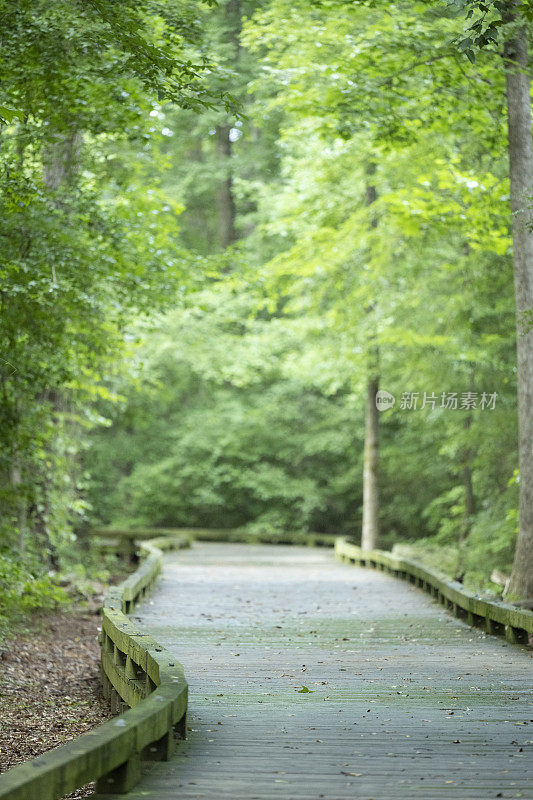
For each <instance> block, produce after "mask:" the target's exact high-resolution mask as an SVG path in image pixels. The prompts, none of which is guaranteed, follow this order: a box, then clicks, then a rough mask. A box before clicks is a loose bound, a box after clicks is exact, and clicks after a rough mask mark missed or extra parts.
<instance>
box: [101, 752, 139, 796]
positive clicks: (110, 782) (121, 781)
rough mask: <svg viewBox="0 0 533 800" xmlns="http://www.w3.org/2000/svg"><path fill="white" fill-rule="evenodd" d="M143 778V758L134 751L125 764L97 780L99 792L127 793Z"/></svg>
mask: <svg viewBox="0 0 533 800" xmlns="http://www.w3.org/2000/svg"><path fill="white" fill-rule="evenodd" d="M140 780H141V758H140V756H139V753H134V754H133V755H132V756H131V757H130V758H129V759H128V760H127V761H125V762H124V764H121V765H120V766H119V767H117V768H116V769H114V770H112V771H111V772H108V773H107V775H103V776H102V777H101V778H99V779H98V780H97V781H96V792H97V793H99V794H125V793H126V792H129V791H131V789H133V787H134V786H135V785H136V784H137V783H139V781H140Z"/></svg>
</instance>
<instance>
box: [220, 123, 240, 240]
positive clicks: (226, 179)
mask: <svg viewBox="0 0 533 800" xmlns="http://www.w3.org/2000/svg"><path fill="white" fill-rule="evenodd" d="M230 130H231V128H230V126H229V125H219V126H218V128H217V151H218V157H219V159H220V162H221V165H222V168H223V171H224V175H223V178H222V180H221V181H220V183H219V186H218V189H217V195H216V203H217V215H218V232H219V239H220V246H221V247H222V249H223V250H225V249H226V247H229V246H230V244H233V242H234V241H235V239H236V238H237V237H236V235H235V201H234V199H233V179H232V175H231V140H230V138H229V134H230Z"/></svg>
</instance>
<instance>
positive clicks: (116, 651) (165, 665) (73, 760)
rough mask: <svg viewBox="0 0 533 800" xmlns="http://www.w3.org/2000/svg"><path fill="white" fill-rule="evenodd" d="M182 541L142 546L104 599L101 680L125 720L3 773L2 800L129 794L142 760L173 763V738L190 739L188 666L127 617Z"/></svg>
mask: <svg viewBox="0 0 533 800" xmlns="http://www.w3.org/2000/svg"><path fill="white" fill-rule="evenodd" d="M184 543H185V542H184V540H183V538H182V537H180V538H179V539H176V538H171V537H164V538H158V539H153V540H152V541H151V542H150V543H143V544H141V545H140V547H141V551H142V555H144V556H145V558H144V560H143V561H142V563H141V565H140V567H139V568H138V569H137V571H136V572H135V573H134V574H133V575H131V576H130V577H129V578H127V580H125V581H124V582H123V583H122V584H120V586H117V587H115V588H113V589H111V590H110V592H109V593H108V595H107V596H106V599H105V603H104V608H103V612H102V617H103V621H102V677H103V683H104V692H105V694H106V695H107V697H108V698H109V699H110V700H111V706H112V710H113V711H115V712H116V713H119V714H120V715H119V716H118V717H115V718H113V719H111V720H109V721H108V722H105V723H103V724H102V725H99V726H98V727H97V728H95V729H94V730H92V731H89V732H88V733H85V734H83V735H82V736H79V737H78V738H76V739H73V740H72V741H70V742H67V744H64V745H61V746H60V747H57V748H55V749H54V750H50V751H48V752H47V753H44V754H43V755H41V756H38V757H37V758H34V759H32V760H31V761H26V762H24V763H23V764H19V765H18V766H16V767H12V768H11V769H9V770H7V771H6V772H4V773H3V774H2V775H0V798H1V799H2V800H58V798H61V797H63V796H64V795H66V794H68V793H69V792H72V791H74V790H75V789H78V788H79V787H80V786H84V785H85V784H87V783H89V782H91V781H94V780H96V781H97V791H99V792H109V793H113V794H115V793H123V792H127V791H129V790H130V789H131V788H132V787H133V786H134V785H135V784H136V783H137V781H138V780H139V778H140V775H141V762H142V761H143V760H166V759H168V758H169V756H170V754H171V752H172V750H173V746H174V739H175V737H177V738H184V737H185V731H186V712H187V681H186V680H185V675H184V672H183V667H182V666H181V664H180V663H179V662H178V661H176V659H175V658H174V657H173V656H172V655H171V654H170V653H169V652H168V651H167V650H165V649H164V648H163V647H161V645H159V644H158V643H157V642H156V641H155V640H154V639H152V638H151V637H150V636H148V635H147V634H145V633H143V632H142V631H140V630H139V628H138V626H136V625H134V624H133V622H132V621H131V620H130V619H129V618H128V617H127V616H126V613H125V612H127V611H129V610H130V609H131V608H132V606H133V605H134V603H135V602H137V600H138V599H139V598H140V597H142V596H144V594H146V592H147V591H148V589H149V588H150V587H151V585H152V584H153V583H154V581H155V580H156V579H157V576H158V574H159V572H160V570H161V558H162V552H161V551H162V549H171V548H176V547H181V546H183V545H184ZM127 707H129V708H128V710H126V711H124V708H127ZM121 711H122V712H123V713H120V712H121Z"/></svg>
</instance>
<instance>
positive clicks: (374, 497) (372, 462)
mask: <svg viewBox="0 0 533 800" xmlns="http://www.w3.org/2000/svg"><path fill="white" fill-rule="evenodd" d="M375 172H376V164H375V162H371V163H370V164H369V165H368V167H367V170H366V173H367V176H368V177H367V186H366V196H365V204H366V206H367V207H369V206H371V205H373V203H375V202H376V200H377V191H376V187H375V185H374V184H373V183H372V182H371V181H370V178H371V176H373V175H374V174H375ZM370 225H371V227H372V228H375V227H376V226H377V218H376V217H375V216H372V217H371V220H370ZM374 309H375V304H371V305H370V306H369V308H368V309H367V311H368V314H370V315H372V314H373V313H374ZM378 389H379V351H378V347H377V344H376V341H375V335H373V336H372V339H371V343H370V347H369V358H368V377H367V386H366V412H365V448H364V466H363V525H362V530H361V549H362V550H374V549H375V548H376V547H377V546H378V540H379V486H378V477H379V475H378V468H379V411H378V408H377V405H376V394H377V392H378Z"/></svg>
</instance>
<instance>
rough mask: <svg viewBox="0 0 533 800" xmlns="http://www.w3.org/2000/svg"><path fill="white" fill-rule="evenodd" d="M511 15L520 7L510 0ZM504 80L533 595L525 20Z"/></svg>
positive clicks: (518, 560) (515, 580)
mask: <svg viewBox="0 0 533 800" xmlns="http://www.w3.org/2000/svg"><path fill="white" fill-rule="evenodd" d="M509 5H510V10H511V15H510V16H511V17H512V16H513V14H514V16H515V18H518V14H519V13H520V12H519V8H518V7H517V4H516V3H510V4H509ZM504 59H505V70H506V75H505V81H506V93H507V115H508V136H509V162H510V179H511V211H512V214H513V223H512V224H513V254H514V280H515V297H516V315H517V357H518V358H517V360H518V450H519V469H520V501H519V513H520V528H519V533H518V539H517V543H516V550H515V558H514V564H513V569H512V573H511V580H510V584H509V589H508V595H511V596H517V597H521V598H528V597H533V328H532V324H531V319H530V314H531V309H532V307H533V229H532V225H533V215H532V213H531V195H532V194H533V143H532V131H531V93H530V79H529V75H528V74H527V66H528V55H527V33H526V26H525V24H524V25H523V26H522V27H520V28H519V29H518V30H517V31H516V33H514V34H513V36H512V38H510V39H509V40H508V41H507V42H506V45H505V49H504Z"/></svg>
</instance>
